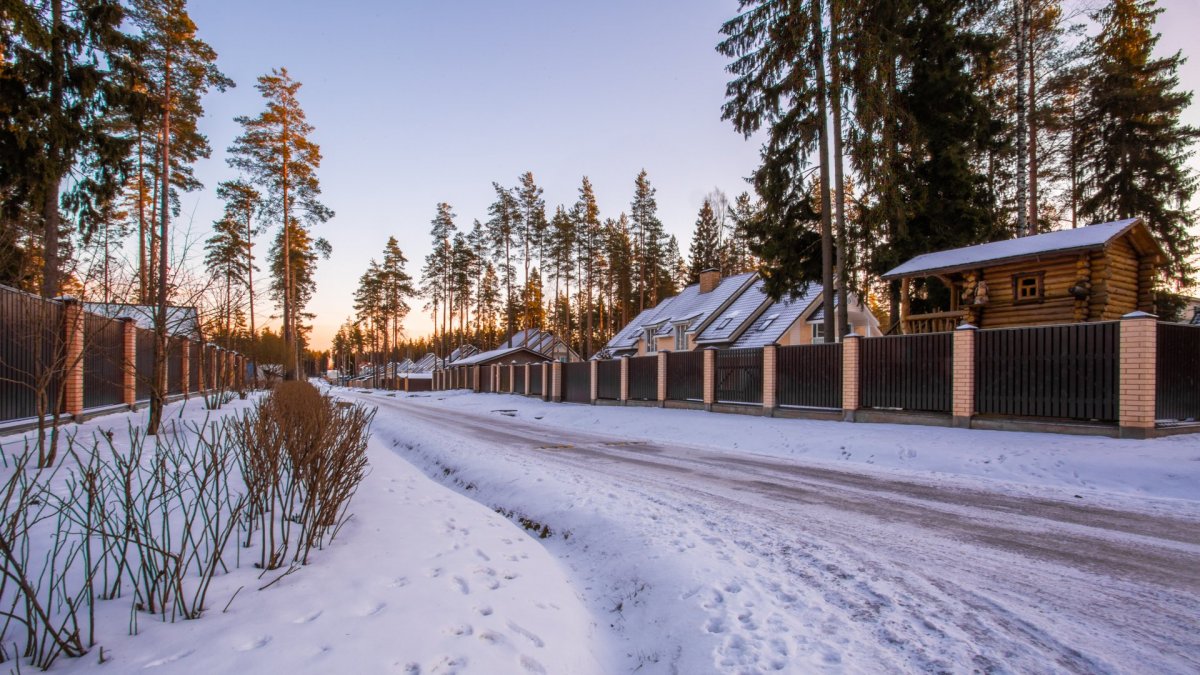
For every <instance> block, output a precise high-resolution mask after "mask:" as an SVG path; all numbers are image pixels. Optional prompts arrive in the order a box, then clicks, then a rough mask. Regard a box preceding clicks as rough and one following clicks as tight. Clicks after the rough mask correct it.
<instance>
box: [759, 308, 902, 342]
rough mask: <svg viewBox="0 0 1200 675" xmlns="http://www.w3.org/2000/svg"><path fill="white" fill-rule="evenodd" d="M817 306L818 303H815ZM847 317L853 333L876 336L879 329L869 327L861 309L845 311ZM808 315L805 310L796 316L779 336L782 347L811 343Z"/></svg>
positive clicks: (809, 313) (810, 326)
mask: <svg viewBox="0 0 1200 675" xmlns="http://www.w3.org/2000/svg"><path fill="white" fill-rule="evenodd" d="M817 306H818V307H819V305H817ZM847 314H848V316H847V318H848V319H850V327H851V328H853V329H854V332H855V333H858V334H859V335H862V336H863V337H878V336H879V334H880V333H879V331H878V330H874V329H872V328H871V323H870V321H869V320H868V319H867V316H866V315H865V314H863V312H862V310H853V311H850V312H848V313H847ZM808 316H812V312H807V313H806V314H805V315H804V316H801V317H800V318H797V319H796V320H795V321H793V322H792V325H790V326H788V329H787V330H786V331H784V333H783V335H782V336H780V338H779V344H780V345H781V346H784V347H789V346H792V345H810V344H812V324H811V323H809V322H808Z"/></svg>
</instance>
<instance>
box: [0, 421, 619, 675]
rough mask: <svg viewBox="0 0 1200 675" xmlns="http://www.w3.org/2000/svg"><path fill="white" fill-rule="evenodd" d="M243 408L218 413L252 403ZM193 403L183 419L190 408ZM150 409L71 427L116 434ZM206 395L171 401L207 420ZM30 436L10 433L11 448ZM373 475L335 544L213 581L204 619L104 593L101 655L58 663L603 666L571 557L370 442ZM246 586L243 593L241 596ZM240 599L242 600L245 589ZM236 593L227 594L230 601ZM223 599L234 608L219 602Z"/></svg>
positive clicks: (251, 668)
mask: <svg viewBox="0 0 1200 675" xmlns="http://www.w3.org/2000/svg"><path fill="white" fill-rule="evenodd" d="M247 405H248V402H235V403H234V404H231V405H230V406H227V407H226V409H225V410H224V411H223V414H230V413H233V412H236V411H237V410H240V409H244V408H245V407H247ZM181 413H182V414H181ZM144 415H145V413H144V411H143V412H141V413H132V414H117V415H108V416H105V417H101V418H97V419H95V420H92V421H90V422H88V423H85V424H83V425H78V426H75V425H69V426H68V427H66V429H67V430H68V431H69V432H72V433H78V434H80V437H81V438H84V437H87V436H90V435H91V434H92V433H95V432H99V431H102V430H113V431H114V433H116V434H117V435H118V442H119V438H120V436H121V435H122V434H123V433H124V431H125V430H126V429H127V425H128V423H129V422H130V421H133V422H134V423H137V422H138V421H139V420H140V419H141V418H142V417H144ZM204 415H205V412H204V411H203V410H202V406H201V405H200V401H198V400H195V399H194V400H192V401H191V402H189V403H187V404H183V403H177V404H173V405H171V406H169V408H168V413H167V416H168V418H169V419H176V420H198V419H202V418H203V417H204ZM20 443H21V437H14V436H10V437H3V438H0V445H2V446H3V449H4V450H5V451H8V452H11V451H12V450H14V449H15V448H16V447H19V445H20ZM369 455H370V462H371V473H370V475H369V476H367V478H366V479H365V480H364V481H363V484H362V486H361V487H360V489H359V492H358V494H357V495H356V496H355V498H354V501H353V502H352V503H351V507H350V510H351V511H352V512H353V513H354V514H355V515H354V518H353V519H352V520H351V521H350V523H349V524H348V525H347V526H346V527H345V528H344V529H343V530H342V532H341V533H340V534H339V535H338V537H337V539H335V540H334V542H333V544H332V546H330V547H329V548H327V549H326V550H324V551H319V552H317V553H316V554H315V556H314V561H313V563H312V564H310V565H309V566H307V567H304V568H302V569H301V570H300V571H299V572H297V573H295V574H292V575H290V576H288V577H286V578H284V579H283V580H282V581H280V582H278V583H276V584H274V585H273V586H271V587H270V588H268V589H266V590H262V591H259V590H258V589H259V587H261V586H263V585H265V584H266V583H267V582H269V581H270V580H272V579H273V578H274V577H273V576H266V577H263V578H259V570H257V569H254V568H253V567H252V566H251V565H250V564H249V563H248V562H247V561H246V560H245V559H243V561H242V567H241V568H240V569H236V570H233V571H232V572H231V573H229V574H227V575H224V576H220V577H218V578H217V579H216V580H215V582H214V584H213V588H212V590H211V591H210V593H209V604H210V611H209V612H207V613H206V614H205V615H204V616H203V617H202V618H201V619H200V620H197V621H187V622H183V621H181V622H178V623H175V624H168V623H163V622H161V621H160V620H158V619H157V618H155V617H150V616H146V615H142V616H140V617H139V619H138V624H139V628H140V635H138V636H135V637H131V636H129V635H128V625H129V605H128V602H126V601H123V600H114V601H105V602H102V603H100V605H99V609H100V620H99V622H98V623H99V629H98V632H97V641H98V643H99V646H101V647H103V649H104V658H105V659H106V660H107V662H106V663H104V664H103V665H100V664H99V659H100V649H99V647H97V648H94V649H93V650H92V651H91V653H90V654H88V655H87V656H85V657H83V658H80V659H60V660H59V661H58V663H56V664H55V666H54V668H53V670H54V671H55V672H62V673H76V672H78V673H83V672H92V671H96V672H107V673H128V672H140V671H142V670H146V671H148V672H154V673H233V672H244V673H289V674H291V675H296V674H300V673H335V672H336V673H343V672H344V673H364V674H365V673H384V672H399V673H413V674H415V673H452V672H461V673H600V672H604V669H603V668H601V667H600V665H599V662H598V660H597V657H596V656H595V654H601V653H604V652H605V651H606V649H605V648H604V647H603V645H602V638H603V635H602V634H600V633H599V632H598V631H597V630H596V627H595V626H594V625H593V620H592V618H591V615H590V613H589V612H588V611H587V610H586V609H585V607H584V605H583V603H582V602H581V600H580V598H579V596H578V594H577V593H576V592H575V591H574V590H573V589H572V588H571V586H570V585H569V584H568V582H567V578H566V574H565V572H564V570H563V569H562V567H561V564H560V563H559V562H558V561H557V560H555V559H554V558H553V557H552V556H551V555H550V553H549V552H547V551H546V550H545V549H544V548H543V547H541V546H539V545H538V543H537V541H536V540H535V539H533V538H531V537H530V536H528V535H527V534H526V532H525V531H524V530H523V529H521V528H520V527H519V526H517V525H515V524H513V523H512V522H510V521H509V520H507V519H506V518H504V517H503V516H501V515H499V514H497V513H495V512H493V511H492V510H490V509H488V508H486V507H484V506H482V505H480V504H477V503H475V502H473V501H471V500H469V499H466V498H464V497H461V496H459V495H456V494H454V493H453V492H452V491H450V490H447V489H446V488H445V487H443V486H441V485H439V484H437V483H435V482H433V481H432V480H430V479H429V478H428V477H426V476H425V475H423V474H422V473H421V472H420V471H419V470H418V469H416V468H415V467H414V466H413V465H411V464H409V463H407V462H405V461H404V460H403V459H401V458H400V457H399V456H398V455H396V454H395V453H394V452H392V451H391V449H390V448H388V447H385V446H384V445H383V444H382V442H381V441H380V440H378V439H373V440H372V443H371V446H370V448H369ZM239 589H240V590H239ZM235 593H236V597H234V596H235ZM231 598H232V600H231ZM226 603H229V606H228V609H227V610H225V611H223V608H224V607H225V605H226Z"/></svg>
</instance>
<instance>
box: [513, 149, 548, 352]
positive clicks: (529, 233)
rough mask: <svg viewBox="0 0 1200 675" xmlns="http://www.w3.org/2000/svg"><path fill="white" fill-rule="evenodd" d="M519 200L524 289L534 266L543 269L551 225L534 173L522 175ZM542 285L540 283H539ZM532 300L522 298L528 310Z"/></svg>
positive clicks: (519, 237)
mask: <svg viewBox="0 0 1200 675" xmlns="http://www.w3.org/2000/svg"><path fill="white" fill-rule="evenodd" d="M514 192H515V194H516V196H517V200H518V209H519V211H520V225H519V227H518V228H517V233H518V237H517V239H518V241H519V242H520V243H521V246H522V249H523V251H522V255H521V260H522V261H523V262H524V264H525V276H524V277H522V279H521V283H522V287H523V288H526V289H528V288H530V285H529V282H530V276H529V274H530V272H529V269H530V267H532V266H537V267H541V266H542V265H543V262H542V259H541V254H542V250H543V248H544V243H543V240H544V239H545V237H546V228H547V227H549V223H548V222H546V200H544V199H542V188H540V187H538V186H537V183H535V182H534V180H533V172H531V171H526V172H525V173H523V174H521V183H520V185H518V186H517V187H516V189H515V190H514ZM539 283H540V281H539ZM531 302H532V301H531V300H530V299H529V298H526V297H522V298H521V303H522V305H523V306H524V307H526V308H528V307H529V306H530V304H531ZM521 327H522V328H530V327H531V326H529V325H528V324H522V326H521Z"/></svg>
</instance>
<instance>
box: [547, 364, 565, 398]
mask: <svg viewBox="0 0 1200 675" xmlns="http://www.w3.org/2000/svg"><path fill="white" fill-rule="evenodd" d="M562 367H563V364H562V361H555V362H553V363H552V364H550V400H551V401H553V402H555V403H562Z"/></svg>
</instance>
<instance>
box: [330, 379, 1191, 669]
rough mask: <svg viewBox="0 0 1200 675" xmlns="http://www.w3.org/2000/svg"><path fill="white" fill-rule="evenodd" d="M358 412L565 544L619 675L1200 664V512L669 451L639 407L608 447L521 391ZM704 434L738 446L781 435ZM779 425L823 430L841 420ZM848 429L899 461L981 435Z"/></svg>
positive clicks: (750, 426)
mask: <svg viewBox="0 0 1200 675" xmlns="http://www.w3.org/2000/svg"><path fill="white" fill-rule="evenodd" d="M339 395H342V396H345V397H347V398H361V399H362V400H364V401H368V402H370V403H372V404H375V405H378V406H379V409H380V410H379V414H378V416H377V418H376V422H375V426H374V431H375V434H376V436H377V439H378V441H379V442H381V443H382V444H384V445H385V446H391V447H393V448H395V449H396V450H397V452H399V453H400V454H401V455H402V456H404V457H406V458H407V459H409V460H410V461H412V462H414V463H416V464H417V465H418V466H421V467H422V468H424V469H425V470H426V471H427V473H429V474H431V475H434V476H436V477H438V478H440V479H441V480H443V481H444V482H446V483H448V484H451V485H453V486H455V487H456V488H457V489H459V490H460V491H462V492H464V493H465V494H467V495H469V496H471V497H472V498H474V499H477V500H479V501H481V502H483V503H485V504H487V505H488V506H490V507H493V508H497V509H503V510H505V512H511V513H512V514H513V516H514V517H515V518H522V517H523V518H525V519H527V521H528V522H530V524H531V526H534V527H540V526H545V527H547V528H549V531H550V532H552V534H551V536H549V537H548V538H546V539H545V540H544V541H545V543H546V546H547V548H548V549H549V550H550V552H551V553H553V554H555V555H556V556H558V557H559V558H560V559H561V560H563V561H564V562H565V564H566V566H567V569H568V571H569V573H570V575H571V581H572V583H574V584H575V586H576V589H577V590H578V592H580V593H581V594H582V596H583V597H584V600H585V601H586V603H587V604H588V606H589V608H590V609H591V611H592V612H593V614H594V616H595V617H596V618H597V622H598V623H600V624H601V625H602V626H603V625H607V626H608V628H609V629H611V631H612V634H613V635H612V638H613V642H612V644H616V645H619V646H620V647H622V648H623V652H624V653H623V654H618V655H616V656H614V657H613V661H612V662H611V663H609V664H607V665H608V667H609V668H610V669H611V670H622V671H632V670H634V669H640V670H639V672H683V673H703V672H713V671H717V672H762V671H771V670H779V671H788V672H810V671H813V670H834V671H843V672H878V671H880V670H881V669H887V670H905V671H941V670H946V671H952V672H963V671H972V670H976V671H981V672H1005V671H1025V672H1031V671H1038V672H1046V671H1068V672H1132V671H1141V672H1164V673H1165V672H1195V671H1197V670H1200V630H1197V617H1200V508H1198V506H1197V505H1198V503H1200V502H1197V501H1195V500H1191V499H1168V500H1160V499H1143V498H1142V497H1140V496H1137V497H1130V496H1129V495H1111V494H1105V493H1096V494H1093V493H1090V492H1086V491H1082V490H1081V491H1080V492H1084V493H1085V494H1080V495H1078V496H1076V495H1075V494H1070V492H1071V490H1068V492H1067V493H1065V494H1063V495H1062V496H1064V497H1065V499H1063V498H1060V497H1058V496H1056V495H1058V494H1059V493H1061V490H1059V491H1049V490H1038V489H1035V488H1029V489H1025V488H1028V487H1029V486H1024V487H1022V488H1021V489H1010V488H1011V486H1001V485H1000V484H990V483H989V482H988V481H987V480H967V479H964V480H957V481H956V480H947V479H940V478H937V477H934V476H922V475H921V474H920V473H919V472H896V471H891V472H889V471H887V470H881V469H879V468H878V467H874V468H872V467H865V466H864V467H861V468H854V467H852V466H836V467H834V466H830V465H829V464H827V463H821V462H814V461H805V460H804V459H800V460H797V459H787V458H779V457H771V456H768V455H764V454H757V453H752V452H747V451H745V450H732V449H730V447H729V444H728V443H724V442H722V441H721V440H720V439H714V441H713V442H711V443H705V442H696V441H692V442H689V443H683V442H669V441H664V440H662V439H661V438H659V439H657V440H646V437H647V435H646V434H642V433H639V432H638V429H636V428H630V429H622V420H623V419H630V418H629V417H628V413H631V412H633V411H631V410H622V409H616V408H613V409H608V410H604V409H599V408H596V409H591V410H592V411H593V412H589V414H594V415H597V416H599V418H601V419H602V420H604V421H603V422H602V423H601V425H600V428H601V429H604V431H592V430H589V431H586V432H584V431H580V430H578V429H570V428H566V427H564V426H560V425H553V424H546V423H545V421H544V420H543V417H545V416H546V415H547V414H548V413H547V411H548V409H549V408H550V406H549V404H544V403H541V402H540V401H535V400H530V399H524V398H520V397H512V396H490V397H484V396H458V397H457V398H458V399H468V398H469V399H484V400H486V402H487V403H486V406H485V407H484V408H482V409H481V408H479V407H478V406H471V405H463V404H461V403H457V402H456V398H455V397H454V396H447V397H441V396H436V395H435V396H427V397H407V398H406V397H403V396H391V397H389V396H383V395H378V394H363V393H352V392H345V391H342V392H339ZM487 406H490V408H495V409H498V410H497V411H496V412H491V411H488V409H487ZM557 407H558V408H564V406H557ZM499 410H503V412H500V411H499ZM650 412H651V411H647V413H646V414H649V413H650ZM623 414H625V415H626V417H624V418H623V417H622V415H623ZM653 414H654V415H657V416H660V417H664V418H665V417H666V416H673V417H672V420H674V421H675V422H677V423H678V422H679V421H680V420H682V421H683V422H682V423H683V424H686V423H687V420H689V419H699V417H698V416H700V415H702V414H699V413H694V412H691V411H673V410H663V411H653ZM688 416H691V417H688ZM703 417H704V418H705V419H706V421H705V423H706V424H711V423H712V422H711V419H713V418H721V419H722V421H721V422H720V424H721V425H722V426H723V427H725V429H724V431H727V432H728V433H731V434H734V435H735V436H736V435H737V434H738V433H740V430H741V429H743V428H744V429H745V433H746V434H747V435H751V434H753V433H755V432H754V431H753V430H754V429H758V428H759V427H758V426H756V425H759V424H762V423H761V422H759V421H758V420H755V419H754V418H744V417H741V416H733V415H729V416H714V415H703ZM771 422H772V423H775V422H781V423H782V424H786V425H791V426H790V427H781V428H783V429H785V432H784V433H788V431H787V430H791V433H795V434H799V435H804V434H807V433H813V434H818V435H819V434H820V433H824V431H823V430H824V429H826V426H821V425H828V423H815V422H801V421H795V420H786V421H782V420H773V421H771ZM739 425H740V426H739ZM839 426H840V427H841V428H846V429H850V428H853V430H854V433H855V434H856V435H857V436H858V438H857V443H858V444H859V446H862V445H863V444H864V443H865V444H866V445H868V446H870V444H871V443H875V444H876V445H878V446H879V451H880V453H881V454H883V453H884V452H887V451H890V450H891V449H892V446H895V445H901V446H904V445H905V444H907V445H909V446H917V447H919V446H920V444H921V438H922V436H925V437H927V438H928V439H929V442H930V443H934V442H935V440H934V439H935V438H936V437H937V436H938V435H941V434H954V433H962V432H959V431H957V430H939V429H920V430H912V431H905V432H903V433H901V434H896V433H895V432H893V431H891V429H893V428H891V427H885V426H875V425H839ZM592 428H593V429H595V428H596V427H595V426H593V427H592ZM864 429H866V431H864ZM967 433H973V434H975V436H964V438H979V439H984V438H987V439H990V440H989V442H992V443H995V442H997V441H995V439H996V438H998V436H996V435H988V432H967ZM864 434H865V435H866V436H867V437H866V438H865V439H864V438H863V435H864ZM871 434H874V436H873V437H871ZM651 436H652V435H651ZM1033 436H1035V435H1029V434H1025V435H1009V436H1008V438H1011V439H1012V442H1013V444H1014V446H1020V445H1021V444H1022V443H1027V442H1028V439H1029V438H1030V437H1033ZM999 438H1003V435H1000V436H999ZM1050 438H1053V437H1050ZM914 439H915V440H914ZM999 442H1001V443H1003V442H1004V441H1003V440H1001V441H999ZM1127 447H1131V448H1132V447H1133V446H1127ZM1158 447H1160V448H1163V449H1164V452H1165V451H1172V452H1175V453H1176V454H1178V452H1179V450H1180V449H1181V448H1184V453H1185V454H1186V453H1188V452H1191V451H1192V450H1193V449H1195V446H1194V445H1187V446H1181V445H1178V444H1176V445H1161V446H1158ZM970 450H971V449H970V448H965V449H964V451H970ZM1014 450H1015V451H1018V452H1019V451H1020V448H1019V447H1014ZM1151 450H1153V448H1151ZM902 451H903V450H902ZM1197 456H1198V457H1200V453H1197ZM1193 461H1194V460H1193ZM1185 468H1188V469H1189V470H1190V467H1185ZM1168 473H1169V471H1168ZM1018 487H1020V486H1018ZM1185 489H1186V488H1185ZM533 523H536V525H533Z"/></svg>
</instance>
